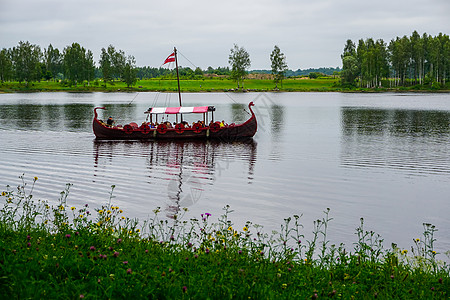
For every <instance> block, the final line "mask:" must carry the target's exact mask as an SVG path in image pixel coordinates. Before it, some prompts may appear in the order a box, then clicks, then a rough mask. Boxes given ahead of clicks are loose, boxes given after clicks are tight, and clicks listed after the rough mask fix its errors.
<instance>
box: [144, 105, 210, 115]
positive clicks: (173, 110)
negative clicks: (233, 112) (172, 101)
mask: <svg viewBox="0 0 450 300" xmlns="http://www.w3.org/2000/svg"><path fill="white" fill-rule="evenodd" d="M207 111H208V106H195V107H194V106H193V107H187V106H181V107H153V108H152V109H151V110H150V111H147V112H146V113H150V114H192V113H194V114H196V113H205V112H207Z"/></svg>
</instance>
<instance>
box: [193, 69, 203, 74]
mask: <svg viewBox="0 0 450 300" xmlns="http://www.w3.org/2000/svg"><path fill="white" fill-rule="evenodd" d="M194 75H198V76H203V71H202V69H200V68H199V67H197V68H195V71H194Z"/></svg>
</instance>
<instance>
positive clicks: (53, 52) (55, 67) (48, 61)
mask: <svg viewBox="0 0 450 300" xmlns="http://www.w3.org/2000/svg"><path fill="white" fill-rule="evenodd" d="M44 64H45V68H46V70H47V71H48V72H50V78H53V79H55V78H56V76H57V75H58V73H62V59H61V54H60V52H59V50H58V48H53V46H52V44H50V45H49V46H48V48H47V49H44Z"/></svg>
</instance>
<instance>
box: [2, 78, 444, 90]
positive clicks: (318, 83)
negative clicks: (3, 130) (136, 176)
mask: <svg viewBox="0 0 450 300" xmlns="http://www.w3.org/2000/svg"><path fill="white" fill-rule="evenodd" d="M180 86H181V90H182V92H222V91H237V86H236V83H235V82H234V81H232V80H229V79H227V78H205V79H199V80H188V79H182V80H181V81H180ZM177 90H178V85H177V81H176V79H146V80H139V81H138V82H137V83H136V84H135V85H134V86H133V87H131V88H128V87H127V86H126V84H125V83H123V82H120V81H115V82H112V83H108V84H107V85H106V87H105V86H104V84H103V82H101V81H94V82H91V83H90V84H89V85H88V84H87V83H85V84H79V85H77V86H74V85H72V86H70V85H68V84H62V83H59V82H54V81H48V82H47V81H41V82H33V83H30V84H29V85H28V86H27V85H26V84H25V83H18V82H4V83H0V92H4V93H11V92H54V91H66V92H117V91H120V92H127V91H129V92H136V91H143V92H148V91H159V92H176V91H177ZM243 90H244V91H250V92H252V91H253V92H264V91H285V92H386V91H400V92H403V91H422V92H438V91H444V92H448V91H449V90H450V83H447V84H446V86H445V87H443V88H441V89H433V88H431V87H428V86H421V85H415V86H408V87H396V88H369V89H368V88H359V87H355V88H352V89H348V88H343V87H341V86H340V85H339V78H332V77H323V78H317V79H293V78H289V79H285V80H283V84H282V85H281V84H279V85H278V89H275V84H274V82H273V81H272V80H264V79H246V80H245V81H244V89H243ZM239 91H242V89H239Z"/></svg>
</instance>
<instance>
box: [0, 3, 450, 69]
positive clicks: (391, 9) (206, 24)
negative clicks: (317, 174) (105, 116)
mask: <svg viewBox="0 0 450 300" xmlns="http://www.w3.org/2000/svg"><path fill="white" fill-rule="evenodd" d="M0 1H1V2H0V41H1V43H0V47H1V48H10V47H14V46H16V45H17V43H18V42H19V41H20V40H23V41H30V42H31V43H34V44H38V45H40V46H41V47H43V48H46V47H47V46H48V45H49V44H50V43H51V44H52V45H53V46H55V47H57V48H59V49H60V50H62V49H63V48H64V47H65V46H67V45H70V44H71V43H72V42H78V43H80V44H81V45H82V46H83V47H85V48H87V49H90V50H92V51H93V52H94V54H95V56H96V58H97V59H98V56H99V53H100V50H101V48H103V47H107V46H108V45H109V44H112V45H114V46H115V47H116V48H117V49H121V50H124V51H125V52H126V54H128V55H134V56H135V57H136V60H137V64H138V65H140V66H143V65H150V66H156V67H158V66H160V65H161V63H162V61H163V59H164V58H165V57H166V56H167V55H168V54H169V53H170V51H171V49H172V48H173V46H177V48H178V49H179V50H180V52H181V53H182V54H184V55H185V56H186V57H188V58H189V60H190V61H192V62H193V63H194V64H195V65H196V66H199V67H201V68H207V67H208V66H213V67H217V66H227V65H228V55H229V52H230V49H231V48H232V46H233V43H237V44H238V45H239V46H244V47H245V48H246V49H247V51H248V52H249V53H250V58H251V60H252V66H251V68H252V69H268V68H270V59H269V55H270V52H271V51H272V49H273V46H274V45H279V46H280V48H281V50H282V51H283V52H284V53H285V54H286V57H287V62H288V65H289V67H290V68H291V69H298V68H302V69H303V68H309V67H321V66H324V67H330V66H333V67H336V66H340V65H341V61H340V54H341V52H342V49H343V47H344V44H345V41H346V40H347V39H352V40H353V41H355V42H357V40H358V39H360V38H364V39H365V38H368V37H372V38H374V39H378V38H382V39H384V40H385V42H389V40H390V39H393V38H395V37H397V36H403V35H410V34H411V33H412V32H413V31H414V30H417V31H418V32H419V33H420V34H423V33H424V32H426V33H428V34H431V35H437V34H438V33H439V32H443V33H446V34H449V32H448V30H449V29H450V21H449V19H450V18H448V15H450V1H447V0H430V1H411V0H391V1H387V0H380V1H362V0H359V1H357V0H341V1H335V0H317V1H309V0H308V1H306V0H279V1H270V0H247V1H242V0H228V1H217V0H193V1H176V0H165V1H154V0H150V1H142V0H128V1H115V0H110V1H105V0H95V1H92V0H90V1H87V0H78V1H60V0H59V1H56V0H40V1H34V0H0ZM181 62H182V64H183V65H190V64H189V63H188V62H186V61H184V62H183V60H181Z"/></svg>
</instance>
